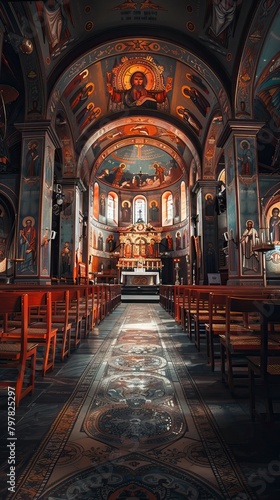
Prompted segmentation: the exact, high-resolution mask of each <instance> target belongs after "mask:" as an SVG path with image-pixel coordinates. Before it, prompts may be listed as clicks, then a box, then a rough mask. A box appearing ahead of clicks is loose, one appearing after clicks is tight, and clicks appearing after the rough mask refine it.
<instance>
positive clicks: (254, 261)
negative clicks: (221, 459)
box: [217, 120, 264, 285]
mask: <svg viewBox="0 0 280 500" xmlns="http://www.w3.org/2000/svg"><path fill="white" fill-rule="evenodd" d="M263 125H264V124H263V123H259V122H254V121H251V120H248V121H243V120H242V121H240V120H236V121H235V120H232V121H229V122H228V123H227V125H226V127H225V129H224V131H223V133H222V134H221V137H220V139H219V141H218V144H217V145H218V147H223V148H224V154H225V165H226V195H227V224H228V274H229V280H228V283H229V284H247V285H249V284H250V283H252V284H256V283H259V284H262V282H263V280H262V272H263V269H262V261H261V255H260V254H258V253H256V252H254V250H253V246H254V245H255V244H257V243H258V242H259V241H260V239H261V234H260V231H261V228H262V222H261V206H260V195H259V183H258V168H257V165H258V154H257V133H258V132H259V130H260V129H261V128H262V126H263Z"/></svg>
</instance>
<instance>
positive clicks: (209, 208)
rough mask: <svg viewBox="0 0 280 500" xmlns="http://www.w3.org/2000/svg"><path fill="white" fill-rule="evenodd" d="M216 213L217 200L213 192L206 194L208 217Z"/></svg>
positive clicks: (206, 213) (206, 212)
mask: <svg viewBox="0 0 280 500" xmlns="http://www.w3.org/2000/svg"><path fill="white" fill-rule="evenodd" d="M214 213H215V200H214V197H213V195H212V194H211V193H207V194H206V195H205V215H206V217H213V216H214Z"/></svg>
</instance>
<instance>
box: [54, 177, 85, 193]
mask: <svg viewBox="0 0 280 500" xmlns="http://www.w3.org/2000/svg"><path fill="white" fill-rule="evenodd" d="M56 182H57V184H61V185H62V186H68V187H74V186H77V187H78V188H79V190H80V191H81V192H85V191H86V190H87V188H86V186H85V185H84V183H83V181H82V179H80V177H63V179H57V181H56Z"/></svg>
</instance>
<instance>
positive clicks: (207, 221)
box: [193, 180, 219, 284]
mask: <svg viewBox="0 0 280 500" xmlns="http://www.w3.org/2000/svg"><path fill="white" fill-rule="evenodd" d="M217 186H218V182H217V181H214V180H198V181H197V182H196V183H195V185H194V188H193V193H194V194H195V195H196V202H197V215H198V218H197V222H196V224H197V236H196V238H198V241H197V245H196V248H198V252H199V250H200V268H199V270H198V271H199V283H200V284H203V283H204V284H207V283H208V279H207V274H208V273H217V272H218V271H219V248H218V220H217V210H216V196H217Z"/></svg>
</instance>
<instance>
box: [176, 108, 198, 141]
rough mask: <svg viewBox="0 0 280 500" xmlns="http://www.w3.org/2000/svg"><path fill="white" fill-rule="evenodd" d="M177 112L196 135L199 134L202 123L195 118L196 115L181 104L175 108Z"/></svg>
mask: <svg viewBox="0 0 280 500" xmlns="http://www.w3.org/2000/svg"><path fill="white" fill-rule="evenodd" d="M176 112H177V114H178V115H179V116H180V118H182V119H183V120H184V121H185V122H186V123H188V125H190V126H191V127H192V129H193V130H194V131H195V133H196V134H197V135H200V134H201V131H202V125H201V123H200V121H199V120H198V119H197V118H196V116H195V115H194V114H193V113H192V112H191V111H190V110H189V109H188V108H184V107H183V106H177V108H176Z"/></svg>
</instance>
